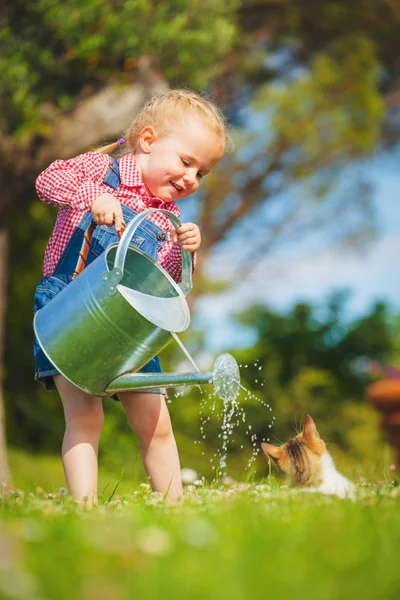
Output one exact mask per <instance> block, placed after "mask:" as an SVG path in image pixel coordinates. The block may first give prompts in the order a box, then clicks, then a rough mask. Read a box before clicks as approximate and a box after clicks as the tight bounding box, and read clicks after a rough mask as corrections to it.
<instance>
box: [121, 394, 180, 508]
mask: <svg viewBox="0 0 400 600" xmlns="http://www.w3.org/2000/svg"><path fill="white" fill-rule="evenodd" d="M118 398H119V399H120V401H121V403H122V405H123V407H124V409H125V412H126V415H127V417H128V420H129V423H130V425H131V427H132V429H133V431H134V432H135V433H136V435H137V436H138V438H139V443H140V447H141V451H142V457H143V464H144V468H145V470H146V473H147V475H148V476H149V479H150V483H151V487H152V489H153V491H155V492H161V493H163V494H165V493H166V492H168V496H167V500H168V501H169V502H175V501H177V500H179V499H180V498H181V497H182V480H181V468H180V463H179V455H178V449H177V447H176V442H175V438H174V434H173V431H172V425H171V419H170V416H169V412H168V408H167V405H166V402H165V398H164V396H163V395H162V394H148V393H141V392H122V393H119V394H118Z"/></svg>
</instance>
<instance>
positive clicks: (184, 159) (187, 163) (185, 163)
mask: <svg viewBox="0 0 400 600" xmlns="http://www.w3.org/2000/svg"><path fill="white" fill-rule="evenodd" d="M181 160H182V162H183V164H184V165H185V167H188V166H189V161H188V160H187V159H186V158H182V159H181Z"/></svg>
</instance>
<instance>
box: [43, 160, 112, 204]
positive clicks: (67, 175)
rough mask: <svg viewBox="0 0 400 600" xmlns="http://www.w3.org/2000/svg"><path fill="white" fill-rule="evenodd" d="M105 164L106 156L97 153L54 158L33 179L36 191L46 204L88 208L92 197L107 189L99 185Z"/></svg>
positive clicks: (102, 177)
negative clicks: (67, 158) (62, 158)
mask: <svg viewBox="0 0 400 600" xmlns="http://www.w3.org/2000/svg"><path fill="white" fill-rule="evenodd" d="M109 166H110V158H109V156H108V155H107V154H99V153H97V152H87V153H86V154H81V155H80V156H77V157H76V158H71V159H70V160H56V161H54V162H53V163H51V165H50V166H49V167H47V169H45V170H44V171H43V172H42V173H41V174H40V175H39V177H38V178H37V180H36V191H37V193H38V196H39V198H40V200H42V202H46V203H47V204H53V205H54V206H59V207H64V206H69V207H71V208H74V209H78V210H82V211H89V210H90V207H91V205H92V203H93V201H94V200H95V199H96V198H98V197H99V196H100V195H101V194H104V193H105V192H109V191H110V189H109V187H108V186H106V185H103V184H102V181H103V179H104V178H105V176H106V173H107V171H108V169H109Z"/></svg>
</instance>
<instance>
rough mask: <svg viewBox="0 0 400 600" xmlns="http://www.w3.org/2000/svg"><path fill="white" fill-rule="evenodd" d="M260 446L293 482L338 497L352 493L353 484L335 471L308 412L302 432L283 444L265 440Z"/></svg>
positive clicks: (351, 495)
mask: <svg viewBox="0 0 400 600" xmlns="http://www.w3.org/2000/svg"><path fill="white" fill-rule="evenodd" d="M261 446H262V449H263V450H264V452H265V454H266V455H267V456H269V457H270V458H272V460H273V461H274V462H275V464H276V466H277V467H278V469H279V471H280V472H281V473H284V474H286V475H287V477H288V479H289V481H290V482H291V483H292V484H293V485H295V486H299V487H303V488H305V489H306V490H307V489H308V490H309V491H315V492H321V493H322V494H334V495H335V496H339V497H340V498H345V497H353V496H354V485H353V484H352V483H351V482H350V481H349V480H348V479H346V477H343V475H341V474H340V473H338V472H337V471H336V468H335V463H334V462H333V459H332V457H331V455H330V454H329V452H328V451H327V449H326V445H325V442H324V441H323V440H322V439H321V438H320V436H319V433H318V431H317V428H316V426H315V423H314V421H313V420H312V418H311V417H310V416H309V415H307V416H306V418H305V419H304V425H303V431H302V433H299V434H298V435H296V437H294V438H293V439H291V440H289V441H288V442H286V444H283V446H280V447H278V446H273V445H272V444H265V443H263V444H261Z"/></svg>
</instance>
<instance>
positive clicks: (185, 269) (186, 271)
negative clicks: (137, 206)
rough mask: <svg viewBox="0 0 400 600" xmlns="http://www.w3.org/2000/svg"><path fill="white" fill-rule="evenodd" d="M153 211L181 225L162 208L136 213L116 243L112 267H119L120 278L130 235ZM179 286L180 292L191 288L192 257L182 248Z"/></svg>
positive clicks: (169, 212) (170, 213)
mask: <svg viewBox="0 0 400 600" xmlns="http://www.w3.org/2000/svg"><path fill="white" fill-rule="evenodd" d="M155 212H161V213H164V215H166V216H167V217H168V218H169V220H170V221H171V222H172V224H173V225H174V226H175V228H178V227H180V226H181V224H182V223H181V222H180V220H179V219H178V217H176V216H175V215H174V214H173V213H172V212H171V211H169V210H164V209H162V208H148V209H147V210H144V211H142V212H140V213H138V214H137V215H136V217H134V218H133V219H132V221H130V223H129V224H128V225H127V227H126V229H125V231H124V233H123V235H122V237H121V239H120V242H119V244H118V248H117V253H116V255H115V262H114V269H117V270H118V269H119V270H120V271H121V274H120V276H119V278H122V274H123V272H124V265H125V257H126V253H127V251H128V247H129V244H130V242H131V239H132V236H133V234H134V233H135V231H136V229H137V227H139V225H140V223H141V222H142V221H143V220H144V219H146V218H147V217H148V216H149V215H151V214H152V213H155ZM180 288H181V290H182V292H183V293H184V294H185V296H186V294H188V293H189V292H190V290H191V289H192V257H191V255H190V252H187V251H186V250H184V249H183V248H182V281H181V283H180Z"/></svg>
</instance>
